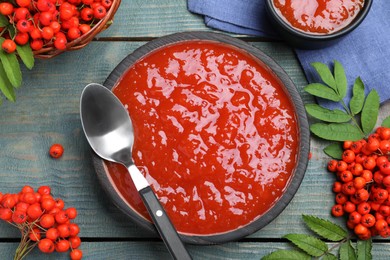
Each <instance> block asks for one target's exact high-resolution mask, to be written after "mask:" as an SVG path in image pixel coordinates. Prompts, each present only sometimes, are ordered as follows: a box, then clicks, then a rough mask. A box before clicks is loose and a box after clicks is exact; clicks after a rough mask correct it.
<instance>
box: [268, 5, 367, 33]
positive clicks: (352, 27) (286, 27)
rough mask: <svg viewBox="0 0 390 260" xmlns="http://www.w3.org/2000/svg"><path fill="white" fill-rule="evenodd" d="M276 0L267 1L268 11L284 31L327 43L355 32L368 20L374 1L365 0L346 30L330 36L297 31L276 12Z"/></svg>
mask: <svg viewBox="0 0 390 260" xmlns="http://www.w3.org/2000/svg"><path fill="white" fill-rule="evenodd" d="M273 2H274V0H267V1H266V7H267V8H266V9H267V10H268V13H269V14H270V15H271V16H272V18H273V19H274V21H275V22H276V23H277V24H278V25H279V26H280V27H282V28H283V29H284V30H286V31H287V32H288V33H290V34H292V35H294V36H296V37H299V38H302V39H306V40H311V41H324V40H325V41H326V40H335V39H337V38H340V37H342V36H344V35H347V34H348V33H350V32H352V31H353V30H355V29H356V28H357V27H358V26H359V25H360V24H361V23H362V22H363V20H364V19H365V18H366V16H367V14H368V13H369V11H370V9H371V6H372V2H373V0H364V5H363V8H362V9H361V10H360V12H359V14H358V15H357V16H356V17H355V19H353V20H352V21H351V23H350V24H349V25H347V26H345V27H344V28H342V29H341V30H339V31H336V32H334V33H330V34H310V33H305V32H303V31H300V30H297V29H295V28H294V27H293V26H291V25H290V24H288V23H287V22H286V21H285V20H284V19H283V18H282V17H281V16H280V15H279V14H278V13H277V11H276V10H275V8H274V5H273Z"/></svg>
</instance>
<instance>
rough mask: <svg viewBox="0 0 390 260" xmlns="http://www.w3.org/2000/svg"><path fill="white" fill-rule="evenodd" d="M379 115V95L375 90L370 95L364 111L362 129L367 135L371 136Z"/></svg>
mask: <svg viewBox="0 0 390 260" xmlns="http://www.w3.org/2000/svg"><path fill="white" fill-rule="evenodd" d="M378 113H379V95H378V92H376V90H375V89H373V90H371V91H370V93H368V95H367V98H366V101H365V102H364V106H363V109H362V116H361V121H362V128H363V132H364V133H365V134H369V133H370V132H371V131H372V130H373V129H374V127H375V124H376V121H377V119H378Z"/></svg>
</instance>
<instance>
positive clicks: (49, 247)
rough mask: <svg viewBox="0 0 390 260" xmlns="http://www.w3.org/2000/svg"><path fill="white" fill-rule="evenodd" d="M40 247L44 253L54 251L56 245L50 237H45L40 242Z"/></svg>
mask: <svg viewBox="0 0 390 260" xmlns="http://www.w3.org/2000/svg"><path fill="white" fill-rule="evenodd" d="M38 248H39V250H41V251H42V252H43V253H52V252H54V249H55V246H54V243H53V241H51V240H50V239H48V238H44V239H41V240H40V241H39V242H38Z"/></svg>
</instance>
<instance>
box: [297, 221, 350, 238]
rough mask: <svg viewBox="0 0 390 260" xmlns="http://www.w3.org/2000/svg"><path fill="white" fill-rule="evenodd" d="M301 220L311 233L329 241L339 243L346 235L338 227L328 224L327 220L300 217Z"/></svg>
mask: <svg viewBox="0 0 390 260" xmlns="http://www.w3.org/2000/svg"><path fill="white" fill-rule="evenodd" d="M302 218H303V221H305V223H306V225H307V226H308V227H309V228H310V229H311V230H312V231H314V232H315V233H316V234H318V235H319V236H321V237H323V238H325V239H328V240H330V241H333V242H337V241H341V240H343V239H345V238H346V237H347V235H348V233H347V231H346V230H344V229H343V228H342V227H340V226H339V225H337V224H334V223H332V222H330V221H329V220H326V219H322V218H318V217H315V216H311V215H302Z"/></svg>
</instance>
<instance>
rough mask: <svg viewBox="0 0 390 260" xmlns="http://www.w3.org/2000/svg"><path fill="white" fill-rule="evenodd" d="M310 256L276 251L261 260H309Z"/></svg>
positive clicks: (297, 252)
mask: <svg viewBox="0 0 390 260" xmlns="http://www.w3.org/2000/svg"><path fill="white" fill-rule="evenodd" d="M310 259H311V256H309V255H308V254H305V253H303V252H299V251H296V250H277V251H275V252H272V253H270V254H268V255H266V256H264V257H263V258H262V260H310Z"/></svg>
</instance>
